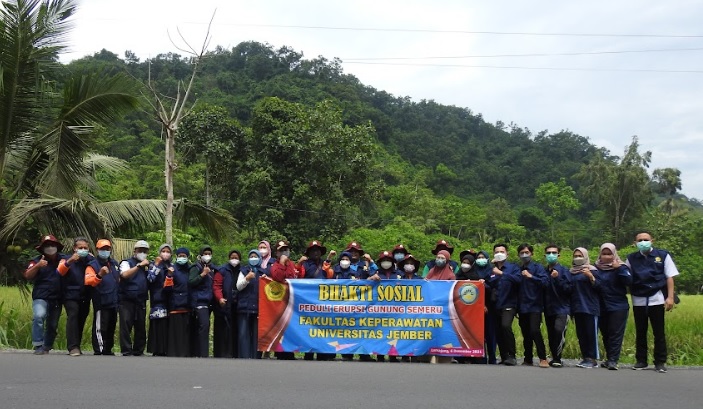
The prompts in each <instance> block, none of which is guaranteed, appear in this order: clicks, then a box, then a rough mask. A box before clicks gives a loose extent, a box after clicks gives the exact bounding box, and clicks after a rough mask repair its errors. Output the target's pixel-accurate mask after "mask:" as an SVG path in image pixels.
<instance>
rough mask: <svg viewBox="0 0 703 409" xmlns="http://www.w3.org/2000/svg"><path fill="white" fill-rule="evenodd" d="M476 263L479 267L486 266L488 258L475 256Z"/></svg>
mask: <svg viewBox="0 0 703 409" xmlns="http://www.w3.org/2000/svg"><path fill="white" fill-rule="evenodd" d="M476 264H478V266H479V267H486V266H487V265H488V259H487V258H477V259H476Z"/></svg>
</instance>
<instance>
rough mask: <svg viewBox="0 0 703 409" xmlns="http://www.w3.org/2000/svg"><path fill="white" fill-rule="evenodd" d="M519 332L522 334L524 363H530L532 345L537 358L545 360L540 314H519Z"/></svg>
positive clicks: (545, 352) (545, 353)
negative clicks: (535, 350)
mask: <svg viewBox="0 0 703 409" xmlns="http://www.w3.org/2000/svg"><path fill="white" fill-rule="evenodd" d="M518 322H519V324H520V332H522V346H523V347H524V348H525V361H526V362H532V358H533V354H532V352H533V351H532V344H535V348H536V349H537V357H539V359H540V360H542V359H547V351H546V350H545V348H544V338H543V337H542V331H540V326H541V325H542V313H541V312H528V313H524V314H523V313H521V314H520V317H519V318H518Z"/></svg>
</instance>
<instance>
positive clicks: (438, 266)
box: [425, 250, 456, 364]
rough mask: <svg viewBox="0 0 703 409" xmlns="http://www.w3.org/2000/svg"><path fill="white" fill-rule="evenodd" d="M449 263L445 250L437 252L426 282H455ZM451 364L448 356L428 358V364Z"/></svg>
mask: <svg viewBox="0 0 703 409" xmlns="http://www.w3.org/2000/svg"><path fill="white" fill-rule="evenodd" d="M450 261H451V256H450V255H449V252H448V251H447V250H440V251H438V252H437V258H435V260H434V267H432V268H431V269H430V271H429V272H428V273H427V276H426V277H425V279H426V280H456V276H455V275H454V269H453V268H452V267H451V264H450V263H449V262H450ZM450 362H452V357H450V356H437V355H431V356H430V363H432V364H435V363H450Z"/></svg>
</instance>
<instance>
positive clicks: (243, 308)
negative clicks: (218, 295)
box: [237, 265, 264, 313]
mask: <svg viewBox="0 0 703 409" xmlns="http://www.w3.org/2000/svg"><path fill="white" fill-rule="evenodd" d="M250 271H254V272H255V273H256V278H254V279H253V280H251V281H249V284H248V285H247V286H246V287H244V289H243V290H242V291H240V292H239V293H238V294H237V298H238V299H237V312H249V313H258V312H259V277H261V276H262V275H263V274H264V272H263V271H261V270H260V269H259V268H258V267H252V266H249V265H246V266H244V267H242V270H241V274H243V275H244V276H245V277H246V275H247V274H249V272H250Z"/></svg>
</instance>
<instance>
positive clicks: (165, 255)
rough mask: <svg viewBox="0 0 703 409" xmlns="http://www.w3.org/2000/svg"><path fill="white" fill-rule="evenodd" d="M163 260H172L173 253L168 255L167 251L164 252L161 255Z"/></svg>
mask: <svg viewBox="0 0 703 409" xmlns="http://www.w3.org/2000/svg"><path fill="white" fill-rule="evenodd" d="M161 260H163V261H168V260H171V253H167V252H165V251H164V252H162V253H161Z"/></svg>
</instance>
